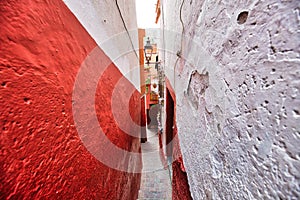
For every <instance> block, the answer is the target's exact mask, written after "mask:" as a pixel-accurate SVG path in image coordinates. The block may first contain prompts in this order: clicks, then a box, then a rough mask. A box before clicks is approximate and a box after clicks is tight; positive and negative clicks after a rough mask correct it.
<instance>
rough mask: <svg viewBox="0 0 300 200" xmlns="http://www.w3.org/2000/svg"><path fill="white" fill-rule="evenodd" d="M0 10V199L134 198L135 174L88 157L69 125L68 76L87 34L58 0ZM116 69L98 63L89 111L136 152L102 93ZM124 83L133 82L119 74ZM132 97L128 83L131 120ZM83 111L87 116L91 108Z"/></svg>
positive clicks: (3, 5) (86, 45)
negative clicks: (99, 75)
mask: <svg viewBox="0 0 300 200" xmlns="http://www.w3.org/2000/svg"><path fill="white" fill-rule="evenodd" d="M0 13H1V14H0V23H1V30H0V43H1V45H0V55H1V58H0V108H1V110H0V113H1V115H0V130H1V134H0V152H1V156H0V171H1V173H0V180H1V184H0V199H136V198H137V194H138V189H139V188H138V187H139V182H140V174H130V173H126V172H120V171H117V170H114V169H111V168H109V167H107V166H105V165H103V164H102V163H101V162H99V161H98V160H96V159H95V158H94V157H93V156H92V155H91V154H90V153H89V152H88V151H87V149H86V148H85V147H84V145H83V144H82V142H81V140H80V138H79V136H78V133H77V131H76V128H75V125H74V120H73V117H72V89H73V85H74V80H75V77H76V74H77V72H78V69H79V67H80V64H81V63H82V61H83V60H84V59H85V57H86V56H87V55H88V53H89V52H90V51H92V49H94V48H95V47H96V46H97V45H96V43H95V42H94V40H93V39H92V38H91V37H90V36H89V34H88V33H87V32H86V31H85V30H84V28H83V27H82V26H81V24H80V23H79V22H78V20H77V19H76V18H75V17H74V16H73V14H72V13H71V12H70V11H69V9H68V8H67V7H66V6H65V4H64V3H63V2H62V1H60V0H53V1H27V0H26V1H8V0H4V1H1V2H0ZM99 52H100V53H99V58H101V59H104V60H107V61H109V58H108V57H107V56H106V55H105V54H104V53H103V52H102V51H99ZM97 67H99V66H97ZM100 67H103V66H100ZM122 77H123V76H122V74H121V73H120V71H119V70H118V69H117V68H116V66H115V65H114V64H111V66H110V67H109V68H108V69H107V70H106V71H105V73H104V75H103V77H102V78H103V79H102V81H103V82H100V83H99V85H98V86H99V88H98V90H97V94H96V103H97V106H96V110H97V116H98V117H99V121H101V119H102V117H104V116H105V117H106V118H105V119H106V121H108V123H106V124H102V126H104V127H105V129H106V132H105V133H106V134H107V136H108V138H109V139H111V141H112V142H114V143H115V144H116V145H117V146H119V147H121V148H123V149H125V150H128V151H134V152H139V151H140V144H139V139H138V138H134V137H131V136H128V135H126V134H125V133H124V132H122V131H121V130H119V129H118V127H117V124H116V123H114V122H113V118H112V116H111V115H112V114H111V111H110V109H109V108H110V107H109V106H110V99H108V98H109V96H108V95H107V94H110V93H112V90H113V88H114V85H115V84H116V83H117V81H118V80H119V79H120V78H122ZM104 84H105V87H103V85H104ZM124 87H125V88H132V87H133V86H132V85H131V84H130V82H129V81H127V83H125V85H124ZM120 102H122V103H124V102H125V101H120ZM139 103H140V99H139V93H138V91H135V93H133V95H132V98H131V99H130V106H129V107H130V113H131V117H132V119H133V120H134V121H135V122H137V123H138V122H139V117H140V113H139V109H136V108H138V107H139ZM84 114H86V115H85V117H86V119H87V120H88V119H89V118H90V116H91V113H90V112H89V111H87V112H86V113H84ZM106 115H108V116H106ZM124 120H125V119H124ZM102 122H103V121H102ZM91 131H93V130H91ZM86 134H89V133H86ZM98 145H102V144H101V143H100V144H98ZM129 159H130V158H124V160H125V161H128V160H129ZM138 164H139V162H138V161H137V163H134V164H133V165H137V166H138Z"/></svg>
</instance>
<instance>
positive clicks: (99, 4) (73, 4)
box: [63, 0, 140, 91]
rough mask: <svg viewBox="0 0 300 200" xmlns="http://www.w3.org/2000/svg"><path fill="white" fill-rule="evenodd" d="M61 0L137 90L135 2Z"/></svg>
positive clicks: (138, 88)
mask: <svg viewBox="0 0 300 200" xmlns="http://www.w3.org/2000/svg"><path fill="white" fill-rule="evenodd" d="M63 1H64V3H65V4H66V5H67V6H68V8H69V9H70V10H71V11H72V12H73V14H74V15H75V16H76V17H77V19H78V20H79V21H80V23H81V24H82V25H83V27H84V28H85V29H86V30H87V32H88V33H89V34H90V35H91V37H92V38H93V39H94V40H95V41H96V43H97V44H98V46H99V47H100V48H101V49H103V51H104V52H105V54H106V55H107V56H108V57H109V58H110V59H111V60H112V61H113V62H114V63H115V65H116V66H117V67H118V69H119V70H120V71H121V72H122V74H123V75H124V76H125V77H126V78H127V79H128V80H129V81H130V82H131V83H132V84H133V85H134V86H135V87H136V89H137V90H139V91H140V79H139V73H140V69H139V45H138V29H137V21H136V8H135V0H128V1H120V0H114V1H103V0H79V1H76V0H63ZM125 27H126V28H125Z"/></svg>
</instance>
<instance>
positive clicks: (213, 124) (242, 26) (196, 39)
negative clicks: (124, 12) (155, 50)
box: [161, 0, 300, 199]
mask: <svg viewBox="0 0 300 200" xmlns="http://www.w3.org/2000/svg"><path fill="white" fill-rule="evenodd" d="M161 17H162V19H161V22H162V25H163V31H162V33H161V35H162V36H161V45H162V46H163V47H162V48H163V49H164V50H165V52H163V53H162V54H163V62H164V63H165V66H164V67H165V69H166V76H167V78H168V79H169V80H170V84H171V85H172V87H173V88H174V90H175V93H176V119H177V128H178V137H179V143H180V147H181V152H182V156H183V162H184V166H185V169H186V172H187V176H188V182H189V185H190V190H191V194H192V197H193V199H205V198H206V199H263V198H267V199H280V198H281V199H298V198H299V196H300V188H299V183H300V180H299V179H300V176H299V171H300V160H299V159H300V157H299V154H300V148H299V142H300V134H299V132H300V123H299V119H300V114H299V113H300V111H299V105H300V97H299V95H300V94H299V89H300V88H299V80H300V67H299V64H300V55H299V54H300V42H299V38H300V33H299V23H300V20H299V18H300V17H299V1H296V0H289V1H279V0H270V1H259V0H253V1H247V0H245V1H223V0H222V1H209V0H199V1H195V0H175V1H173V0H164V1H162V16H161ZM182 33H183V34H184V35H183V36H182Z"/></svg>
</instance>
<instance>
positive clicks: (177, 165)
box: [165, 79, 192, 200]
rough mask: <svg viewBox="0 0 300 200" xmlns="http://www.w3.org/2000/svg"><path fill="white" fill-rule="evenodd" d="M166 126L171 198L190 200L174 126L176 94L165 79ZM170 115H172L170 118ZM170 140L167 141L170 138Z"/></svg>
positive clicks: (174, 199)
mask: <svg viewBox="0 0 300 200" xmlns="http://www.w3.org/2000/svg"><path fill="white" fill-rule="evenodd" d="M166 112H167V113H166V114H167V119H166V127H165V130H166V131H168V132H169V133H166V134H169V137H167V144H168V143H169V142H171V143H172V145H169V149H168V150H167V155H168V154H169V155H168V156H170V154H171V153H170V152H172V157H173V162H172V171H173V174H172V199H173V200H192V196H191V193H190V190H189V183H188V179H187V174H186V172H185V168H184V164H183V160H182V154H181V150H180V145H179V138H178V131H177V126H176V95H175V92H174V90H173V88H172V86H171V84H170V81H169V80H168V79H166ZM170 116H173V117H171V118H170ZM168 138H169V139H168ZM170 139H171V141H168V140H170Z"/></svg>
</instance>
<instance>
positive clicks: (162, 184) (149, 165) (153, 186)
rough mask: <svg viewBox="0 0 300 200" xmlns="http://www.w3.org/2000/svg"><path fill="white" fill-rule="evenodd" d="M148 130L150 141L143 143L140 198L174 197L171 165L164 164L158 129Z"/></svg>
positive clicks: (162, 198)
mask: <svg viewBox="0 0 300 200" xmlns="http://www.w3.org/2000/svg"><path fill="white" fill-rule="evenodd" d="M147 132H148V133H147V135H148V141H147V142H146V143H143V144H142V159H143V170H142V178H141V187H140V191H139V198H138V199H139V200H142V199H161V200H164V199H172V187H171V174H170V173H171V172H170V169H169V167H170V166H168V167H167V168H166V167H164V166H163V164H162V161H161V158H160V155H159V138H158V135H157V131H156V130H155V129H154V130H153V129H152V130H149V129H148V131H147Z"/></svg>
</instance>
